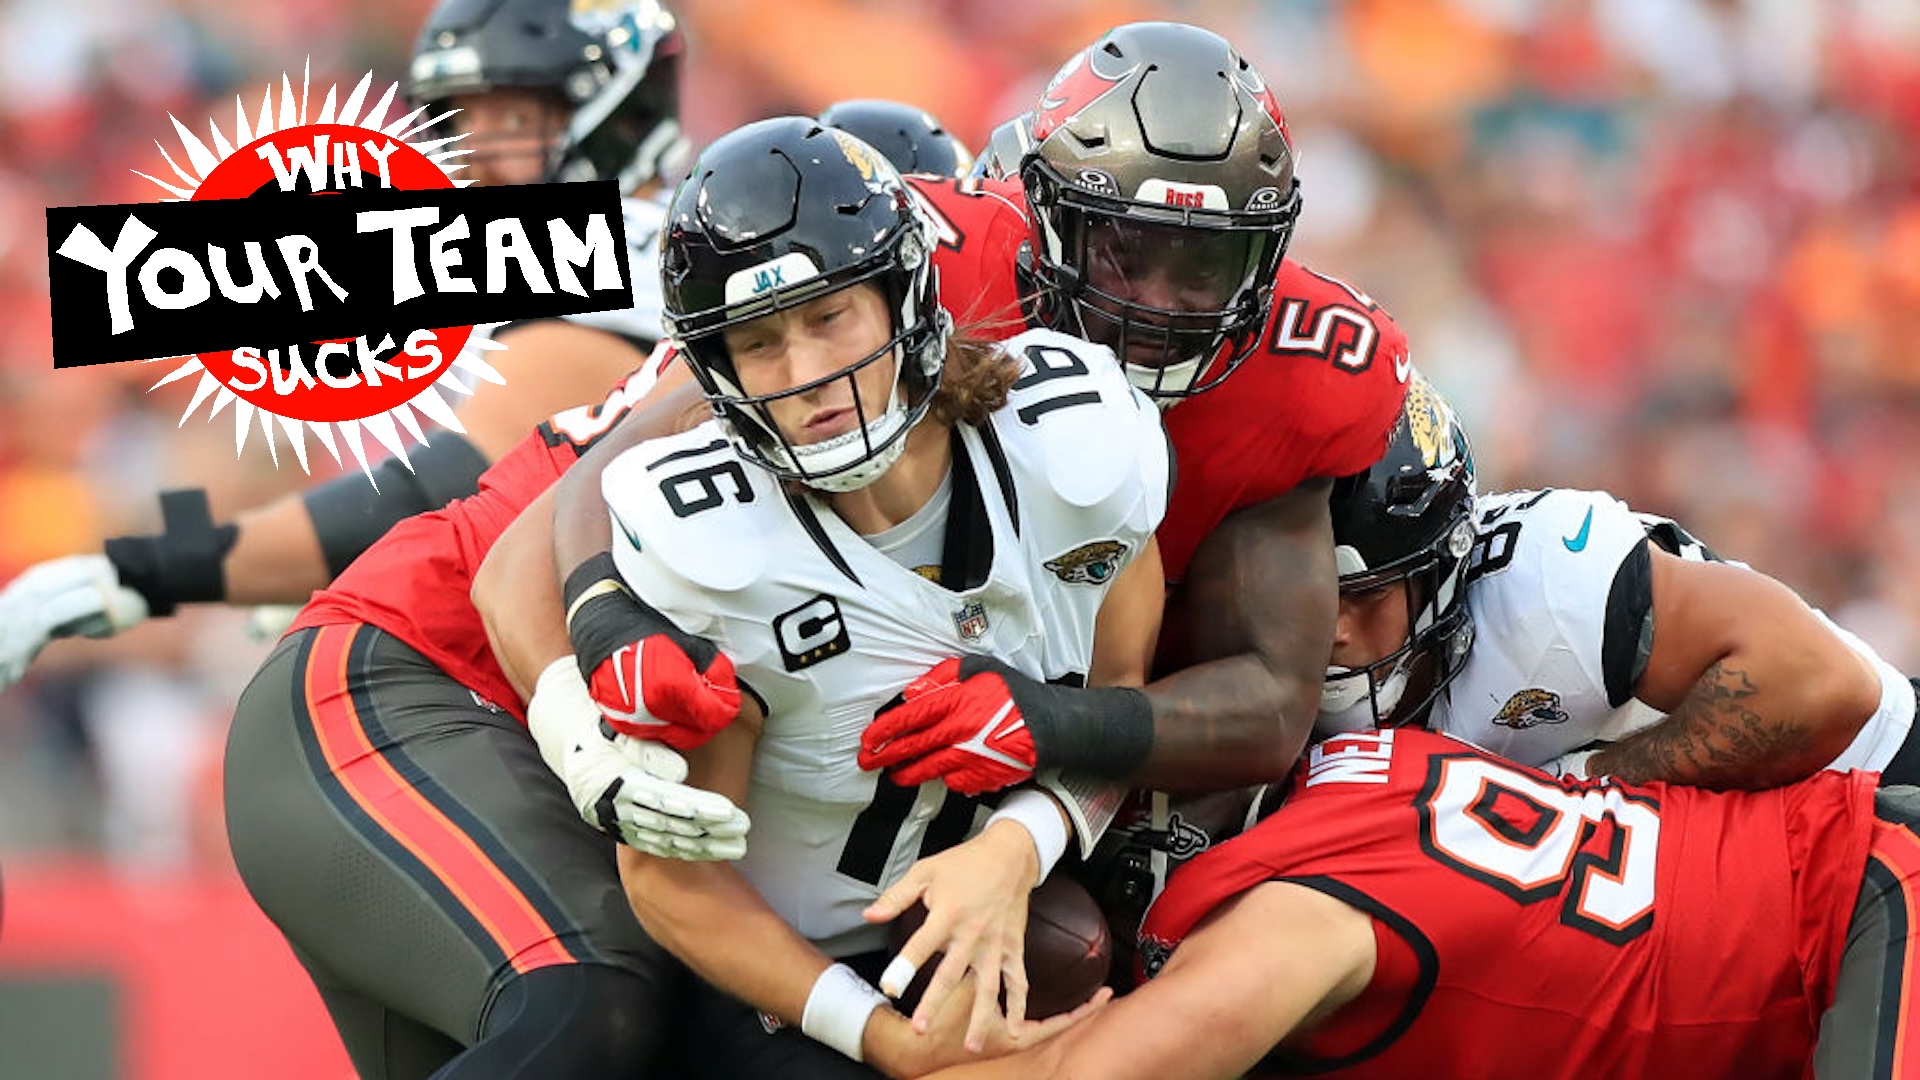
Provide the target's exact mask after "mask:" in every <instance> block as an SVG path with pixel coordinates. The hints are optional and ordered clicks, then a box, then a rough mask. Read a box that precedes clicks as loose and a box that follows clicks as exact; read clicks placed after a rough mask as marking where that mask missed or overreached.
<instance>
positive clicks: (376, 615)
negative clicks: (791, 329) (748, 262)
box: [292, 347, 671, 720]
mask: <svg viewBox="0 0 1920 1080" xmlns="http://www.w3.org/2000/svg"><path fill="white" fill-rule="evenodd" d="M669 362H671V355H670V353H669V351H668V350H667V349H665V348H664V347H662V348H660V349H656V350H655V352H654V355H653V357H652V358H650V359H649V360H648V362H647V363H646V364H645V365H644V366H642V367H641V368H640V369H639V370H638V371H636V372H634V373H633V374H632V375H629V376H627V378H625V379H624V380H622V381H621V382H620V384H619V385H617V386H615V387H614V388H613V390H612V391H611V392H609V393H608V394H607V397H606V400H604V401H602V402H601V403H600V404H598V405H583V406H580V407H579V408H574V409H568V410H566V411H565V412H561V413H557V414H555V415H554V416H553V417H552V418H550V419H548V420H547V421H546V422H545V423H543V424H541V425H540V426H539V428H537V429H536V430H534V431H532V432H530V433H529V434H528V435H527V437H526V438H524V439H522V440H520V441H519V442H518V443H516V444H515V445H514V446H513V448H512V449H511V450H508V451H507V452H506V453H505V454H502V455H501V456H500V460H498V461H496V462H494V463H493V466H492V467H491V468H489V469H488V470H487V471H486V472H484V473H482V474H480V490H479V491H478V492H477V493H475V494H474V495H472V496H469V497H468V498H465V499H457V500H455V501H454V502H452V503H450V504H448V505H447V506H445V507H442V508H441V509H439V510H435V511H432V512H431V513H425V514H416V515H414V516H413V517H410V518H408V519H406V520H405V521H402V522H401V523H400V524H398V525H395V526H394V527H393V528H392V529H391V530H389V531H388V532H387V534H386V535H385V536H383V537H381V538H380V539H379V541H377V542H376V543H375V544H374V545H373V546H372V547H370V548H368V549H367V550H366V552H365V553H363V554H362V555H361V556H360V557H359V558H358V559H355V560H354V561H353V564H352V565H350V566H348V567H347V569H346V570H345V571H344V572H343V573H341V575H340V576H339V577H338V578H336V579H335V580H334V582H333V584H332V585H331V586H329V587H328V588H326V589H325V590H323V591H321V592H318V593H315V594H314V597H313V600H312V602H311V603H309V604H308V605H307V606H306V607H305V608H304V609H303V610H302V611H301V612H300V615H299V617H298V618H296V619H295V620H294V623H293V626H292V629H293V630H302V629H305V628H307V627H312V626H325V625H328V624H332V623H346V622H361V623H366V624H368V625H370V626H377V627H379V628H380V629H382V630H385V631H386V632H388V633H390V634H392V635H393V636H395V637H397V638H399V639H400V640H401V641H404V642H406V643H407V644H408V645H410V646H412V647H413V648H414V649H416V650H418V651H419V652H420V653H421V654H422V655H423V656H425V657H427V658H428V659H429V660H432V661H433V662H434V664H435V665H437V666H438V667H439V668H440V669H441V670H442V671H444V672H446V673H447V674H448V675H449V676H451V677H452V678H454V679H455V680H457V681H458V682H459V683H460V684H461V685H463V686H465V687H467V688H468V689H469V690H472V691H474V692H475V693H476V694H479V695H480V696H481V697H482V698H485V699H486V700H487V701H490V702H492V703H494V704H496V705H498V706H500V707H501V708H503V709H505V710H506V711H507V712H509V713H512V714H513V715H514V716H515V717H518V718H520V719H523V720H524V719H525V718H526V713H525V708H524V706H523V705H522V703H521V701H520V697H519V695H518V694H516V693H515V692H514V689H513V684H512V683H510V682H509V681H508V680H507V677H506V673H505V672H503V671H501V670H500V664H499V661H497V660H496V659H494V655H493V649H492V647H491V645H490V644H489V643H488V641H487V632H486V627H485V625H484V624H483V623H482V622H481V621H480V613H479V612H478V611H476V610H474V607H473V604H472V603H471V602H470V601H469V600H468V599H467V595H468V593H469V592H470V591H471V590H472V588H473V576H474V574H475V573H477V572H478V571H479V569H480V564H481V563H482V562H484V561H485V560H486V557H487V552H489V551H491V550H492V549H493V545H494V542H495V541H497V540H499V539H500V534H501V533H503V532H505V531H506V530H507V526H509V525H511V524H513V521H514V519H515V518H517V517H519V516H520V511H522V510H524V509H526V507H527V505H528V504H529V503H531V502H533V501H534V500H535V499H537V498H539V497H540V495H541V493H542V492H545V491H546V490H547V489H548V488H549V487H552V486H553V483H554V481H556V480H558V479H559V478H560V475H561V474H562V473H564V472H566V471H567V469H568V468H569V467H571V466H572V465H573V463H574V462H575V461H578V460H579V459H580V455H582V454H584V453H586V452H587V450H588V449H589V448H591V447H592V446H593V444H594V443H595V442H598V441H599V439H600V437H601V436H603V435H605V434H606V433H607V432H608V431H610V430H612V429H613V427H614V425H615V424H617V423H619V422H620V419H621V417H624V416H626V415H627V413H629V412H631V411H632V410H633V408H634V406H635V404H636V403H638V402H639V401H640V400H641V398H643V397H644V396H645V395H646V392H647V390H648V389H650V388H651V387H652V386H653V383H654V380H655V378H657V377H658V375H659V369H660V367H661V366H662V365H664V364H666V363H669Z"/></svg>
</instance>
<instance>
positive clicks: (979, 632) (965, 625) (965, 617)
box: [953, 600, 987, 641]
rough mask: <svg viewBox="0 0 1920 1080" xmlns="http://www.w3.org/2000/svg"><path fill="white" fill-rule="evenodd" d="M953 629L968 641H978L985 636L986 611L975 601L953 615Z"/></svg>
mask: <svg viewBox="0 0 1920 1080" xmlns="http://www.w3.org/2000/svg"><path fill="white" fill-rule="evenodd" d="M953 626H954V629H956V630H958V631H960V636H961V637H963V638H965V639H967V640H968V641H979V640H980V639H981V638H983V637H986V636H987V609H986V608H985V607H984V606H982V605H981V603H980V601H978V600H975V601H974V602H973V603H971V604H968V605H967V606H966V607H963V608H961V609H960V610H959V611H956V612H954V613H953Z"/></svg>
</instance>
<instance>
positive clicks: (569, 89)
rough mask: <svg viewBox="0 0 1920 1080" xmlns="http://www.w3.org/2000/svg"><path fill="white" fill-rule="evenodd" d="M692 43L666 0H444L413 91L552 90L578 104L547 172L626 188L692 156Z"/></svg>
mask: <svg viewBox="0 0 1920 1080" xmlns="http://www.w3.org/2000/svg"><path fill="white" fill-rule="evenodd" d="M685 49H686V41H685V37H684V35H683V34H682V33H681V32H680V29H679V24H678V21H677V20H676V19H675V18H674V15H673V13H672V12H671V11H669V10H667V8H666V7H665V6H664V5H662V4H661V3H660V0H440V3H439V4H438V5H436V6H435V7H434V9H433V12H432V14H430V15H429V16H428V17H427V23H426V26H424V27H422V28H421V31H420V36H419V38H418V39H417V40H416V41H415V43H414V49H413V61H412V65H411V67H410V68H409V71H408V81H407V96H408V97H409V98H410V99H412V100H413V101H414V102H416V103H419V104H424V105H426V106H428V108H429V109H430V110H431V111H430V113H429V115H430V116H431V115H434V114H437V113H440V112H444V111H445V109H446V101H447V99H448V98H450V97H453V96H455V95H460V94H480V93H485V92H487V91H491V90H502V89H516V88H517V89H525V90H539V91H550V92H552V93H554V94H556V95H558V97H559V98H560V100H561V101H563V102H564V103H565V107H566V108H567V110H568V112H569V117H568V120H567V125H566V128H565V130H564V131H563V132H562V133H561V134H560V136H559V138H558V139H556V140H555V141H554V143H553V145H552V146H551V147H550V148H549V149H548V152H547V161H546V170H545V174H544V179H546V180H568V181H572V180H616V181H618V182H619V184H620V190H621V191H622V192H623V193H626V192H631V191H633V190H634V189H635V188H637V187H639V186H640V185H641V184H644V183H646V182H647V181H649V180H652V179H654V178H656V177H658V176H661V175H662V174H666V173H671V172H673V171H674V170H676V169H677V168H678V167H679V166H680V165H681V164H682V163H683V160H684V158H685V155H686V152H687V141H686V138H685V136H684V135H682V134H681V131H680V58H681V55H682V54H683V53H684V52H685Z"/></svg>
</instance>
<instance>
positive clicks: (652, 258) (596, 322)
mask: <svg viewBox="0 0 1920 1080" xmlns="http://www.w3.org/2000/svg"><path fill="white" fill-rule="evenodd" d="M666 198H667V195H666V193H665V192H662V193H661V194H659V195H657V196H655V197H653V198H649V199H635V198H625V199H621V200H620V216H621V217H622V218H623V219H624V220H625V222H626V233H627V271H628V274H629V275H630V276H631V277H632V281H631V282H630V284H631V285H632V286H633V306H632V307H630V308H626V309H624V310H621V311H588V312H584V313H582V314H579V315H566V316H562V317H563V318H564V319H566V321H568V322H570V323H578V324H579V325H581V326H590V327H592V328H593V329H595V330H606V331H608V332H610V333H615V334H619V335H621V336H622V337H627V338H632V339H634V340H635V341H639V342H644V343H646V345H647V346H651V345H652V344H653V343H654V342H657V341H659V340H660V339H661V338H663V337H666V336H667V332H666V330H665V329H663V328H662V326H661V318H660V316H661V312H662V311H663V310H664V309H665V308H664V305H665V303H666V301H665V299H664V298H663V297H662V296H661V293H660V230H661V229H662V228H663V227H665V225H666V221H667V204H666Z"/></svg>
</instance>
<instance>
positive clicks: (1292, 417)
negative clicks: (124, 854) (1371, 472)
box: [1159, 262, 1412, 582]
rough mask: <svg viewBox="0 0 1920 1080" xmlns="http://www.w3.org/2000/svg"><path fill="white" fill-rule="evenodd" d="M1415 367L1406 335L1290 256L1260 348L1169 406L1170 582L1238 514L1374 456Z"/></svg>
mask: <svg viewBox="0 0 1920 1080" xmlns="http://www.w3.org/2000/svg"><path fill="white" fill-rule="evenodd" d="M1411 370H1412V365H1411V361H1410V360H1409V358H1408V353H1407V336H1406V334H1405V333H1404V332H1402V331H1401V329H1400V327H1399V325H1398V324H1397V323H1395V322H1394V321H1393V317H1392V316H1391V315H1388V314H1387V312H1386V310H1385V309H1384V308H1382V307H1381V306H1380V305H1379V304H1378V303H1376V302H1374V300H1373V299H1372V298H1371V297H1369V296H1367V295H1366V294H1364V293H1361V292H1358V291H1356V290H1354V289H1352V288H1351V287H1349V286H1347V285H1346V284H1344V283H1342V282H1340V281H1338V280H1335V279H1334V278H1330V277H1327V276H1325V275H1322V274H1317V273H1315V272H1313V271H1311V270H1308V269H1307V268H1305V267H1303V266H1300V265H1299V264H1297V263H1294V262H1283V263H1282V264H1281V266H1280V271H1279V273H1278V274H1277V275H1276V276H1275V279H1274V300H1273V312H1272V314H1271V315H1270V316H1269V317H1268V320H1267V325H1266V327H1265V328H1264V329H1263V330H1262V332H1261V340H1260V342H1259V343H1258V345H1257V346H1256V347H1255V349H1254V352H1253V355H1251V356H1249V357H1248V358H1247V359H1246V360H1245V361H1243V362H1242V363H1241V365H1240V366H1239V367H1238V368H1236V369H1235V370H1234V372H1233V374H1231V375H1229V376H1228V377H1227V379H1226V381H1225V382H1223V383H1221V384H1220V385H1219V386H1216V387H1214V388H1213V389H1211V390H1207V391H1205V392H1203V393H1200V394H1196V395H1194V396H1193V397H1190V398H1187V399H1185V400H1183V401H1181V402H1180V403H1179V404H1177V405H1175V406H1174V407H1173V408H1171V409H1169V410H1168V411H1167V414H1166V427H1167V435H1168V437H1169V438H1170V439H1172V441H1173V446H1174V454H1175V457H1176V460H1177V461H1178V463H1179V468H1180V475H1179V479H1178V481H1177V482H1176V483H1175V485H1174V491H1173V503H1172V505H1171V507H1170V508H1169V510H1168V512H1167V517H1166V522H1165V523H1164V524H1163V525H1162V526H1161V527H1160V534H1159V535H1160V554H1161V558H1162V559H1163V560H1164V562H1165V564H1166V570H1167V579H1168V580H1169V581H1174V582H1178V581H1180V580H1181V579H1182V578H1184V577H1185V576H1186V570H1187V564H1188V562H1189V561H1190V560H1191V559H1192V558H1193V552H1194V549H1195V548H1197V547H1199V545H1200V542H1201V541H1202V540H1204V539H1206V537H1207V535H1208V534H1209V533H1211V532H1212V531H1213V530H1214V528H1215V527H1216V526H1218V525H1219V524H1220V521H1221V519H1222V518H1224V517H1226V516H1227V515H1228V514H1230V513H1232V512H1233V511H1235V510H1239V509H1242V508H1244V507H1248V506H1257V505H1259V504H1260V503H1263V502H1266V501H1268V500H1269V499H1272V498H1275V497H1276V496H1280V495H1284V494H1286V493H1287V492H1289V491H1292V490H1293V489H1294V488H1295V487H1298V486H1299V485H1300V483H1301V482H1302V481H1305V480H1308V479H1311V478H1314V477H1340V476H1349V475H1351V474H1353V473H1357V472H1360V471H1361V470H1363V469H1365V468H1367V467H1368V466H1370V465H1372V464H1373V463H1374V462H1376V461H1378V460H1379V459H1380V455H1382V454H1384V453H1385V452H1386V449H1387V438H1388V436H1389V435H1391V434H1392V432H1393V425H1394V424H1395V422H1396V421H1397V420H1398V419H1399V415H1400V409H1401V406H1402V404H1403V402H1404V400H1405V398H1406V393H1407V379H1408V376H1409V374H1410V373H1411Z"/></svg>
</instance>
